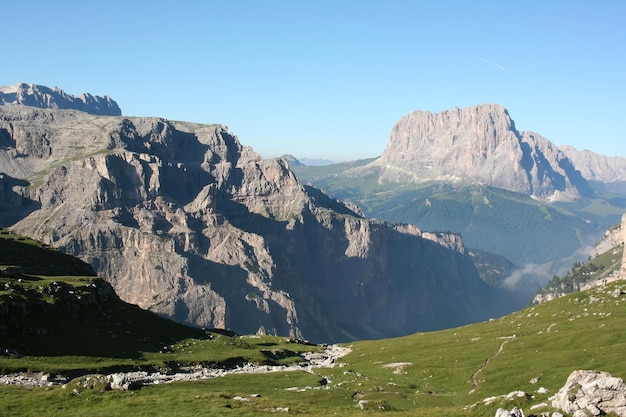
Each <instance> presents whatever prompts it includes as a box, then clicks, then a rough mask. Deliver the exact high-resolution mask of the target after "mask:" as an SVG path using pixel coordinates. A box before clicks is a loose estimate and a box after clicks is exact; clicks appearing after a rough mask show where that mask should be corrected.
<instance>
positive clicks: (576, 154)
mask: <svg viewBox="0 0 626 417" xmlns="http://www.w3.org/2000/svg"><path fill="white" fill-rule="evenodd" d="M559 149H561V150H562V151H563V153H565V155H567V157H568V158H569V159H570V160H571V161H572V163H573V164H574V165H575V166H576V169H577V170H579V171H580V172H581V174H582V175H583V176H584V177H585V178H587V179H588V180H591V181H600V182H607V183H613V182H623V181H626V158H624V157H621V156H605V155H599V154H597V153H595V152H592V151H589V150H586V149H585V150H582V151H579V150H578V149H576V148H574V147H573V146H561V147H559Z"/></svg>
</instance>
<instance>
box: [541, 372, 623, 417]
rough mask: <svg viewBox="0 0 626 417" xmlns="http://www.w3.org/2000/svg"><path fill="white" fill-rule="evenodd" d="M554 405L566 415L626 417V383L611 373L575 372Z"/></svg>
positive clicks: (560, 391) (568, 379)
mask: <svg viewBox="0 0 626 417" xmlns="http://www.w3.org/2000/svg"><path fill="white" fill-rule="evenodd" d="M552 406H553V407H555V408H558V409H560V410H563V411H564V412H565V413H568V414H574V415H576V413H578V414H580V415H586V413H589V414H592V415H600V414H607V413H615V414H616V415H618V416H620V417H626V384H624V381H623V380H622V379H621V378H616V377H612V376H611V375H610V374H609V373H608V372H597V371H574V372H572V373H571V374H570V376H569V377H568V378H567V382H566V383H565V385H564V386H563V387H562V388H561V389H560V390H559V392H558V393H556V394H555V395H554V397H552Z"/></svg>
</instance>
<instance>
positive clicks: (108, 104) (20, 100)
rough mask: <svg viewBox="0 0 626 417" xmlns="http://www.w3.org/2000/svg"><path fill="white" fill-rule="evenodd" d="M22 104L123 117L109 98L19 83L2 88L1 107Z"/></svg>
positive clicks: (0, 89)
mask: <svg viewBox="0 0 626 417" xmlns="http://www.w3.org/2000/svg"><path fill="white" fill-rule="evenodd" d="M3 104H22V105H24V106H31V107H39V108H46V109H71V110H80V111H83V112H85V113H90V114H95V115H100V116H121V115H122V110H120V108H119V106H118V105H117V103H116V102H115V101H114V100H112V99H111V98H110V97H109V96H104V97H101V96H93V95H91V94H89V93H84V94H81V95H79V96H72V95H70V94H66V93H65V92H64V91H63V90H61V89H60V88H57V87H53V88H49V87H46V86H43V85H37V84H25V83H18V84H15V85H10V86H3V87H0V105H3Z"/></svg>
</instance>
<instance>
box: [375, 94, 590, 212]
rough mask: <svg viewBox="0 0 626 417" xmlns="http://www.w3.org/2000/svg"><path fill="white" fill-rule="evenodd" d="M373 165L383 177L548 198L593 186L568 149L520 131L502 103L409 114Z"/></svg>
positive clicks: (560, 197) (561, 197)
mask: <svg viewBox="0 0 626 417" xmlns="http://www.w3.org/2000/svg"><path fill="white" fill-rule="evenodd" d="M368 168H369V169H372V168H378V169H380V172H381V174H380V178H381V180H382V181H385V180H386V181H393V182H400V183H408V182H427V181H447V182H456V183H459V182H461V183H474V184H484V185H488V186H493V187H499V188H504V189H507V190H511V191H516V192H521V193H524V194H528V195H532V196H535V197H538V198H542V199H548V200H564V199H565V200H570V199H573V198H575V197H577V196H579V195H580V194H583V193H585V192H587V189H588V185H587V183H586V180H585V179H584V178H583V177H582V176H581V174H580V172H578V171H576V169H575V168H574V165H573V164H572V162H571V161H570V160H569V159H568V158H567V156H566V155H565V153H563V152H562V151H560V150H559V148H558V147H557V146H555V145H554V144H552V143H551V142H550V141H548V140H547V139H546V138H544V137H542V136H540V135H538V134H536V133H532V132H520V131H518V130H517V129H516V128H515V124H514V122H513V120H512V119H511V117H510V116H509V113H508V111H507V110H506V109H505V108H504V107H502V106H500V105H496V104H485V105H479V106H473V107H467V108H464V109H459V108H454V109H452V110H448V111H443V112H440V113H430V112H425V111H416V112H414V113H411V114H409V115H407V116H404V117H403V118H401V119H400V120H399V121H398V122H397V123H396V125H395V126H394V127H393V129H392V131H391V134H390V136H389V141H388V144H387V147H386V148H385V151H384V153H383V154H382V156H381V157H380V158H379V159H377V160H376V161H374V162H373V163H372V164H370V166H369V167H368Z"/></svg>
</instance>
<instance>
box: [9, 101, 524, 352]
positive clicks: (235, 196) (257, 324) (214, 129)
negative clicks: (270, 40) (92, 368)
mask: <svg viewBox="0 0 626 417" xmlns="http://www.w3.org/2000/svg"><path fill="white" fill-rule="evenodd" d="M0 138H2V142H1V147H0V171H1V172H3V173H4V174H3V175H2V177H1V178H0V208H1V209H2V212H3V213H7V216H6V217H5V216H3V217H2V219H1V221H2V223H3V224H2V226H5V227H6V226H10V227H11V228H12V229H13V230H15V231H18V232H19V233H22V234H24V235H27V236H31V237H35V238H37V239H39V240H41V241H43V242H45V243H47V244H51V245H54V246H55V247H58V248H60V249H61V250H62V251H64V252H66V253H68V254H71V255H73V256H77V257H79V258H80V259H83V260H85V261H87V262H89V263H90V264H91V265H92V266H93V268H94V269H95V271H96V272H97V273H98V274H99V275H100V276H102V277H103V278H104V279H106V280H107V281H108V282H109V283H111V284H112V286H113V288H114V289H115V291H116V292H117V294H119V296H120V297H121V298H122V299H123V300H125V301H127V302H131V303H133V304H138V305H139V306H141V307H143V308H146V309H149V310H151V311H154V312H157V313H159V314H161V315H163V316H166V317H169V318H172V319H174V320H176V321H178V322H182V323H187V324H192V325H194V326H200V327H207V328H212V327H218V328H228V329H231V330H234V331H236V332H238V333H269V334H281V335H291V336H295V337H299V338H307V339H311V340H316V341H335V340H354V339H363V338H379V337H385V336H397V335H402V334H408V333H411V332H415V331H418V330H433V329H438V328H444V327H450V326H454V325H459V324H462V323H469V322H472V321H477V320H484V319H486V318H489V317H491V316H496V315H500V314H503V313H505V312H507V311H512V310H514V309H515V308H516V307H518V306H520V305H521V304H522V303H523V302H522V301H521V300H514V299H513V298H512V297H511V295H510V294H509V293H506V292H504V291H499V290H495V289H493V288H491V287H489V286H487V285H486V284H485V283H484V282H483V281H482V280H481V279H480V277H479V274H478V272H477V270H476V268H475V267H474V265H473V263H472V260H471V258H470V257H469V255H468V254H467V253H466V251H465V249H464V246H463V244H462V241H460V239H459V238H458V237H457V236H454V235H448V234H428V233H422V232H421V231H420V230H419V229H417V228H416V227H413V226H408V225H405V226H392V225H390V224H388V223H385V222H383V221H378V220H370V219H366V218H364V217H362V216H361V215H360V214H359V213H358V211H355V210H352V209H350V208H349V207H348V206H346V205H344V204H342V203H340V202H339V201H337V200H334V199H331V198H329V197H328V196H327V195H326V194H324V193H323V192H321V191H320V190H318V189H316V188H314V187H311V186H305V185H302V184H301V183H300V182H299V181H298V180H297V179H296V177H295V175H294V174H293V173H292V172H291V171H290V170H289V169H288V167H287V165H286V163H285V162H284V161H283V160H281V159H272V160H263V159H261V158H260V156H259V155H258V154H256V153H255V152H253V151H252V149H250V148H248V147H245V146H242V145H241V144H240V143H239V141H238V140H237V138H236V137H235V136H233V135H232V134H231V133H230V132H228V131H227V130H226V129H225V128H224V127H222V126H219V125H202V124H194V123H185V122H174V121H168V120H165V119H160V118H127V117H113V116H97V117H94V116H91V115H88V114H86V113H82V112H73V111H67V110H55V109H35V108H31V107H24V106H19V105H13V106H3V107H0Z"/></svg>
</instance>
